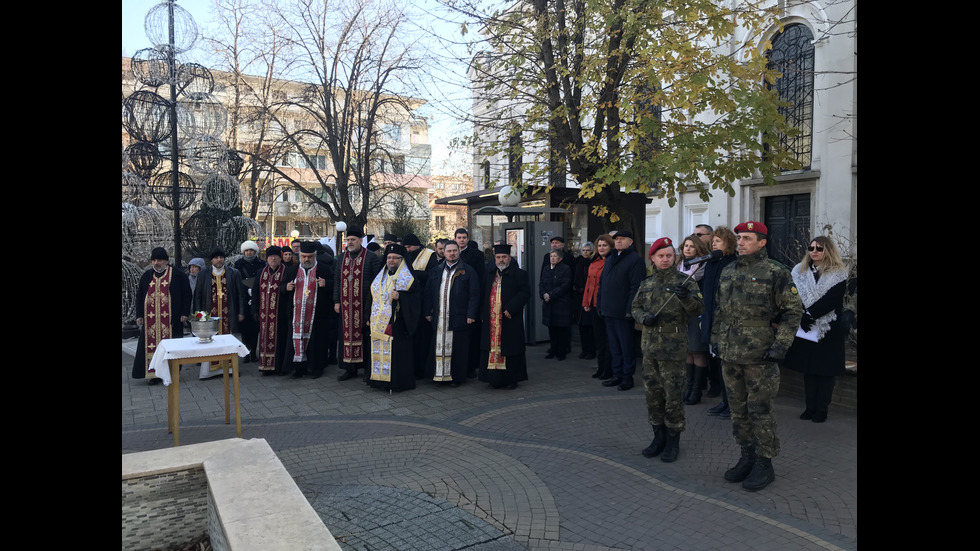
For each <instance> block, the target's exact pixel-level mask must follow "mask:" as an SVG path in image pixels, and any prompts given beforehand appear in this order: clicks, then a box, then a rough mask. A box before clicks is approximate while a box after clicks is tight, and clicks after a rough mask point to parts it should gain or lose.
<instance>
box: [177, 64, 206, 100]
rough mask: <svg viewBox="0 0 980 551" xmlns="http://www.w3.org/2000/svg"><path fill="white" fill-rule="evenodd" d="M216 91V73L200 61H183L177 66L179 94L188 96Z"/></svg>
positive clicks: (204, 94)
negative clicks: (212, 72)
mask: <svg viewBox="0 0 980 551" xmlns="http://www.w3.org/2000/svg"><path fill="white" fill-rule="evenodd" d="M213 93H214V75H212V74H211V70H210V69H208V68H207V67H205V66H204V65H201V64H200V63H183V64H181V65H180V66H179V67H178V68H177V94H179V95H184V96H188V97H194V96H201V95H203V96H208V95H211V94H213Z"/></svg>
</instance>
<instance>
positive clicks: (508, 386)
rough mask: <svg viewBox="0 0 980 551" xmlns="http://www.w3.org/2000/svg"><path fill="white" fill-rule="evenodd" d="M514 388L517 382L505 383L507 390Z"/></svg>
mask: <svg viewBox="0 0 980 551" xmlns="http://www.w3.org/2000/svg"><path fill="white" fill-rule="evenodd" d="M515 388H517V383H511V384H509V385H507V390H514V389H515Z"/></svg>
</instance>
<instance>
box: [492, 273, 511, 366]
mask: <svg viewBox="0 0 980 551" xmlns="http://www.w3.org/2000/svg"><path fill="white" fill-rule="evenodd" d="M489 307H490V359H489V361H488V362H487V369H507V358H506V357H505V356H504V355H503V354H501V353H500V335H501V333H502V331H501V329H502V328H503V316H504V313H503V311H502V310H501V309H500V271H499V270H498V271H497V272H496V273H494V275H493V284H492V285H490V304H489Z"/></svg>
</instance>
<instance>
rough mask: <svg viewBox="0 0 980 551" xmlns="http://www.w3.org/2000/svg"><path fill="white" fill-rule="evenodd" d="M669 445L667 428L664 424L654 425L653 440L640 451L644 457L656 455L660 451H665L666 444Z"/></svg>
mask: <svg viewBox="0 0 980 551" xmlns="http://www.w3.org/2000/svg"><path fill="white" fill-rule="evenodd" d="M666 445H667V428H666V427H664V426H663V425H654V426H653V442H650V445H649V446H647V447H645V448H643V451H642V452H640V453H642V454H643V457H656V456H658V455H660V452H662V451H664V446H666Z"/></svg>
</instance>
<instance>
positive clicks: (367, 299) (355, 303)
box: [333, 228, 384, 382]
mask: <svg viewBox="0 0 980 551" xmlns="http://www.w3.org/2000/svg"><path fill="white" fill-rule="evenodd" d="M363 239H364V232H363V231H362V230H361V228H349V229H348V230H347V250H345V251H343V252H341V253H340V254H339V255H337V264H336V266H335V267H334V286H333V300H334V312H336V313H337V314H339V315H340V317H339V319H338V323H337V326H338V327H339V328H340V335H339V338H340V346H341V349H342V352H340V353H339V354H338V360H340V367H341V368H342V369H343V370H344V372H343V373H342V374H341V375H340V376H339V377H337V380H338V381H346V380H347V379H351V378H353V377H355V376H357V370H358V369H360V368H363V369H364V381H365V382H367V380H368V377H369V376H370V371H371V370H370V368H369V367H368V364H369V362H370V358H371V332H370V326H369V323H370V321H371V320H370V315H371V283H372V282H373V281H374V278H375V276H377V275H378V272H379V271H381V269H382V266H383V265H384V263H383V262H382V261H381V258H380V257H378V255H376V254H374V253H372V252H370V251H368V250H367V249H366V248H365V247H364V246H362V240H363Z"/></svg>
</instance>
